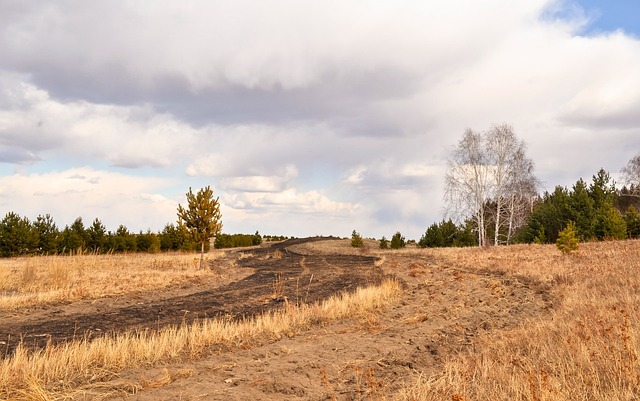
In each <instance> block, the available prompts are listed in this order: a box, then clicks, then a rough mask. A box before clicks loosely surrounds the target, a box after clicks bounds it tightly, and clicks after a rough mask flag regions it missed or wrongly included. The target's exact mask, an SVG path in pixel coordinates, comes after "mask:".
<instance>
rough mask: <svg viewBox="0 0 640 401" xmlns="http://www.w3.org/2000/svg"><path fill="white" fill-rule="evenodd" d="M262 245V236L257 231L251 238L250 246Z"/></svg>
mask: <svg viewBox="0 0 640 401" xmlns="http://www.w3.org/2000/svg"><path fill="white" fill-rule="evenodd" d="M260 244H262V235H260V233H259V232H258V231H256V233H255V234H253V236H252V237H251V245H254V246H256V245H260Z"/></svg>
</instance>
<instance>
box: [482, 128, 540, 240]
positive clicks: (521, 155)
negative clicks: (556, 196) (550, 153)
mask: <svg viewBox="0 0 640 401" xmlns="http://www.w3.org/2000/svg"><path fill="white" fill-rule="evenodd" d="M486 147H487V148H486V151H487V154H488V155H487V158H488V159H489V160H490V161H489V164H490V166H491V168H490V169H489V171H490V172H491V181H490V185H491V193H490V199H491V200H492V201H493V204H494V207H495V209H494V210H493V211H492V214H493V216H494V221H493V223H494V238H493V243H494V244H496V245H498V244H500V243H501V242H502V243H507V244H508V243H509V242H510V241H511V238H512V236H513V233H514V231H515V230H516V229H517V228H519V227H520V226H521V225H522V224H524V223H525V222H526V216H528V212H527V207H526V206H527V205H530V202H531V201H532V198H533V196H535V194H536V193H537V187H538V180H537V178H536V177H535V176H534V175H533V168H534V165H533V161H532V160H531V159H528V158H527V157H526V148H527V146H526V144H525V142H524V141H522V140H519V139H518V138H517V137H516V135H515V133H514V132H513V128H512V127H511V126H510V125H508V124H501V125H494V126H493V127H491V129H490V130H489V132H487V134H486ZM529 210H530V208H529ZM504 226H506V230H505V229H504ZM505 231H506V232H505ZM501 236H502V237H503V238H504V240H501Z"/></svg>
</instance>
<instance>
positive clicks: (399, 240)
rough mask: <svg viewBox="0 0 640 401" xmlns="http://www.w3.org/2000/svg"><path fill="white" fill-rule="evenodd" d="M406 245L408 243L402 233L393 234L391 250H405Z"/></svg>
mask: <svg viewBox="0 0 640 401" xmlns="http://www.w3.org/2000/svg"><path fill="white" fill-rule="evenodd" d="M406 245H407V243H406V241H405V239H404V237H403V236H402V234H400V231H398V232H396V233H395V234H393V237H391V249H400V248H404V247H405V246H406Z"/></svg>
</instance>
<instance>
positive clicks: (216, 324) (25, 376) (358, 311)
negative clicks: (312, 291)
mask: <svg viewBox="0 0 640 401" xmlns="http://www.w3.org/2000/svg"><path fill="white" fill-rule="evenodd" d="M399 293H400V286H399V284H398V283H397V282H395V281H387V282H385V283H383V284H382V285H381V286H378V287H371V288H364V289H358V290H357V291H356V292H355V293H352V294H343V295H341V296H336V297H332V298H330V299H328V300H326V301H324V302H322V303H319V304H313V305H300V306H294V305H287V307H286V308H285V309H283V310H280V311H276V312H271V313H266V314H263V315H261V316H258V317H255V318H252V319H246V320H244V321H241V322H232V321H228V320H224V319H207V320H202V321H200V322H196V323H194V324H191V325H182V326H180V327H168V328H166V329H163V330H161V331H159V332H148V331H145V332H135V333H124V334H119V335H115V336H111V337H102V338H98V339H96V340H93V341H91V342H87V341H76V342H70V343H66V344H62V345H58V346H50V347H47V348H46V349H45V350H39V351H34V352H30V351H28V350H26V349H25V348H23V347H19V348H18V349H17V350H16V352H15V354H14V355H13V356H11V357H8V358H6V359H5V360H3V361H2V362H1V363H0V397H7V398H8V399H15V400H35V399H43V400H46V399H57V398H60V397H68V396H72V395H73V394H74V393H75V394H78V393H85V394H87V393H90V394H91V393H92V389H96V388H97V389H98V391H97V393H99V394H103V395H104V394H105V391H104V388H102V387H100V383H102V382H104V381H105V380H109V379H111V378H113V377H115V376H116V375H117V373H118V372H120V371H122V370H124V369H129V368H135V367H140V366H147V367H148V366H155V365H158V364H161V363H167V362H171V361H174V362H175V361H180V360H183V359H193V358H199V357H201V356H203V355H204V354H205V353H206V352H207V348H208V347H210V346H212V345H222V346H225V347H236V346H241V347H246V346H250V345H252V344H258V343H261V342H264V341H273V340H275V339H278V338H281V337H283V336H292V335H295V334H297V333H299V332H301V331H302V330H305V329H307V328H309V327H311V326H313V325H317V324H320V323H322V322H326V321H329V320H335V319H341V318H345V317H359V316H367V314H368V313H370V311H372V310H378V309H380V308H381V307H382V306H384V305H385V304H386V303H388V302H390V300H391V299H393V298H395V297H397V296H398V295H399ZM130 385H131V386H133V387H135V386H136V384H135V383H134V384H130ZM97 393H93V396H97V395H98V394H97Z"/></svg>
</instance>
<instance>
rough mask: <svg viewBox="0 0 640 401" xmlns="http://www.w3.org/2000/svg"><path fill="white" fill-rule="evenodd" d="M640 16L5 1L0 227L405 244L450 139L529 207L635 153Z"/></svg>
mask: <svg viewBox="0 0 640 401" xmlns="http://www.w3.org/2000/svg"><path fill="white" fill-rule="evenodd" d="M638 21H640V2H638V1H637V0H633V1H594V0H583V1H571V0H566V1H554V0H452V1H448V2H443V1H435V0H420V1H417V0H416V1H409V0H407V1H382V0H378V1H376V0H373V1H372V0H368V1H364V0H353V1H348V2H346V1H335V0H326V1H312V0H273V1H248V0H219V1H215V2H214V1H204V0H181V1H163V0H154V1H144V0H135V1H134V0H129V1H127V0H95V1H90V2H88V1H83V0H60V1H55V2H41V1H35V0H34V1H30V0H0V213H1V214H2V215H3V216H4V214H6V213H7V212H10V211H12V212H16V213H18V214H20V215H21V216H25V217H28V218H29V219H31V220H35V218H36V217H37V216H38V215H40V214H42V215H44V214H50V215H51V216H52V217H53V219H54V221H55V222H56V223H57V224H58V226H59V227H60V228H63V227H64V226H65V225H70V224H71V223H72V222H73V221H74V220H75V218H77V217H82V218H83V220H84V221H85V224H86V225H89V224H90V223H91V221H93V219H95V218H98V219H99V220H100V221H101V222H102V223H103V224H104V225H105V226H106V228H107V230H111V231H115V230H116V228H117V227H118V226H119V225H120V224H123V225H125V226H126V227H128V228H129V230H130V231H134V232H138V231H140V230H142V231H146V230H147V229H150V230H152V231H159V230H162V229H163V227H164V226H165V225H166V224H167V223H174V222H175V221H176V210H177V205H178V204H184V203H185V202H186V197H185V194H186V192H187V191H188V190H189V188H193V190H194V191H197V190H198V189H200V188H203V187H205V186H208V185H209V186H211V187H212V188H213V189H214V192H215V194H216V196H219V198H220V203H221V212H222V222H223V225H224V226H223V232H226V233H254V232H255V231H259V232H260V233H262V234H271V235H287V236H297V237H304V236H314V235H337V236H350V235H351V232H352V231H353V230H357V231H358V232H359V233H361V234H362V235H363V236H365V237H375V238H380V237H382V236H383V235H384V236H386V237H387V238H390V237H391V236H392V235H393V234H394V233H395V232H396V231H400V232H401V233H402V234H403V235H405V237H406V238H407V239H419V238H420V236H421V235H422V234H423V233H424V232H425V230H426V228H427V227H428V226H429V225H431V224H432V223H434V222H438V221H440V220H441V219H442V218H443V216H444V211H445V208H446V205H445V204H444V202H443V191H444V175H445V172H446V161H447V158H448V157H449V155H450V154H451V151H452V149H453V148H454V147H455V146H456V144H457V142H458V141H459V140H460V139H461V138H462V135H463V133H464V131H465V130H466V129H467V128H471V129H473V130H475V131H485V130H488V129H489V128H490V127H491V125H492V124H502V123H508V124H510V125H511V126H512V127H513V128H514V130H515V133H516V135H517V136H518V137H519V138H520V139H522V140H524V141H525V142H526V144H527V155H528V156H529V157H530V158H531V159H532V160H533V161H534V163H535V165H536V170H535V173H536V175H537V176H538V178H540V180H541V181H542V183H543V186H542V188H541V190H552V189H553V188H554V187H555V186H556V185H563V186H571V185H572V184H573V183H575V181H576V180H577V179H578V178H581V177H582V178H585V179H586V180H590V178H591V176H592V175H594V174H595V173H596V172H597V171H598V170H599V169H600V168H604V169H605V170H607V171H609V172H610V173H611V174H612V175H613V176H614V178H616V177H618V173H619V171H620V169H621V168H622V167H623V166H624V165H625V164H626V163H627V162H628V161H629V160H630V159H631V158H632V157H633V156H635V155H636V154H637V153H638V152H639V151H640V74H638V66H639V65H640V22H638Z"/></svg>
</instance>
